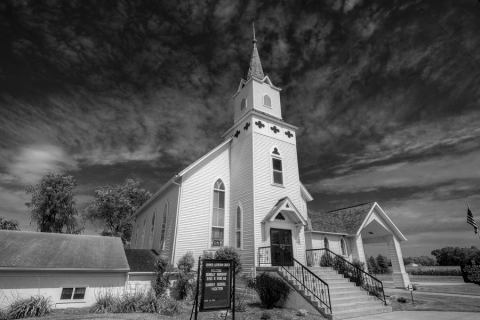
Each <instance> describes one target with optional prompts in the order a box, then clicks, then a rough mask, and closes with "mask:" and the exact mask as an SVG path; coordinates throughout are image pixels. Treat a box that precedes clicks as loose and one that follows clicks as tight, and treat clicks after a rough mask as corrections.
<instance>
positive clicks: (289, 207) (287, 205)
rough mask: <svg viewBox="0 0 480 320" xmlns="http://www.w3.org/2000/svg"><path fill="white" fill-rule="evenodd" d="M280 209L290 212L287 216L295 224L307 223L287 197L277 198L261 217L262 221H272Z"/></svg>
mask: <svg viewBox="0 0 480 320" xmlns="http://www.w3.org/2000/svg"><path fill="white" fill-rule="evenodd" d="M281 211H282V212H288V213H290V215H289V217H290V218H291V219H292V220H294V221H295V223H296V224H302V225H304V226H305V225H307V220H306V219H305V218H304V217H303V216H302V214H301V213H300V211H298V209H297V207H295V205H294V204H293V202H292V200H290V198H289V197H284V198H281V199H280V200H278V201H277V203H276V204H275V205H274V206H273V208H272V210H270V212H268V213H267V215H266V216H265V218H263V220H262V223H265V222H268V221H273V220H274V219H275V217H276V216H277V213H279V212H281Z"/></svg>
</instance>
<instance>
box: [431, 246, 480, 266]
mask: <svg viewBox="0 0 480 320" xmlns="http://www.w3.org/2000/svg"><path fill="white" fill-rule="evenodd" d="M432 256H434V257H435V258H436V259H437V263H438V265H440V266H459V265H463V264H469V263H471V261H472V260H475V261H476V260H477V259H478V260H479V261H480V250H479V249H478V248H477V247H474V246H472V247H470V248H460V247H444V248H441V249H435V250H433V251H432Z"/></svg>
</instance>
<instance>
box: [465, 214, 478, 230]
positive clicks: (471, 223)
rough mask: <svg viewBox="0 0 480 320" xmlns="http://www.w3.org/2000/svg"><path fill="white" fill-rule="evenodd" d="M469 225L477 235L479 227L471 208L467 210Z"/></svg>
mask: <svg viewBox="0 0 480 320" xmlns="http://www.w3.org/2000/svg"><path fill="white" fill-rule="evenodd" d="M467 223H468V224H470V225H471V226H472V227H473V230H475V234H477V233H478V225H477V223H476V222H475V219H473V214H472V211H470V208H468V210H467Z"/></svg>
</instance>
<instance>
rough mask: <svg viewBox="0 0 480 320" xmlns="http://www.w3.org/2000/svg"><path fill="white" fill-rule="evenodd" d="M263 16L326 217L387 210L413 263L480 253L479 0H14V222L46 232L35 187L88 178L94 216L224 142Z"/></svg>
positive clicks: (10, 191) (1, 83)
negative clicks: (31, 208) (120, 190)
mask: <svg viewBox="0 0 480 320" xmlns="http://www.w3.org/2000/svg"><path fill="white" fill-rule="evenodd" d="M253 20H255V23H256V28H257V38H258V41H259V43H258V46H259V51H260V56H261V58H262V63H263V67H264V70H265V71H266V73H267V74H268V75H269V76H270V77H271V79H272V80H273V82H274V83H275V84H276V85H278V86H279V87H282V88H283V91H282V102H283V111H284V118H285V120H286V121H288V122H289V123H292V124H295V125H298V126H299V127H300V128H301V129H300V130H299V132H298V137H297V138H298V156H299V162H300V173H301V178H302V180H303V182H304V183H305V184H306V185H307V187H308V188H309V189H310V190H311V192H312V193H313V195H314V197H315V200H314V201H313V203H311V207H312V208H314V209H317V210H329V209H333V208H338V207H344V206H348V205H352V204H355V203H359V202H365V201H378V202H379V203H380V204H381V206H382V207H383V208H384V209H385V210H386V211H387V212H388V213H389V214H390V215H391V217H392V218H393V220H394V221H395V222H396V223H397V225H398V226H399V227H400V229H401V230H402V231H403V232H404V233H405V235H406V236H407V238H408V239H409V242H408V243H407V244H405V246H404V251H405V253H406V254H407V255H416V254H423V253H429V252H430V250H431V249H433V248H437V247H441V246H445V245H460V246H470V245H473V244H476V245H479V244H480V243H479V241H480V240H478V238H477V239H475V238H474V237H473V232H472V230H471V228H469V226H468V225H467V224H466V223H465V216H466V204H467V203H468V204H469V205H470V207H471V208H472V211H473V213H474V214H476V215H477V216H480V193H479V191H480V184H479V182H480V37H479V31H480V3H479V2H478V1H476V0H469V1H467V0H463V1H461V0H451V1H418V0H417V1H414V0H402V1H400V0H399V1H380V0H378V1H371V0H370V1H353V0H351V1H348V0H345V1H335V0H330V1H290V2H289V1H265V2H254V1H226V0H225V1H181V0H180V1H179V0H175V1H128V0H121V1H103V2H98V1H87V0H81V1H80V0H78V1H56V0H50V1H27V0H25V1H13V0H10V1H2V3H1V4H0V37H1V38H0V41H1V43H2V49H1V50H0V137H1V139H0V148H1V152H0V215H3V216H6V217H8V218H15V219H17V220H19V221H20V222H21V224H22V228H24V229H28V228H33V226H31V225H29V218H28V211H27V209H26V207H25V205H24V203H25V202H26V201H27V200H28V197H27V196H26V194H25V192H24V186H25V185H26V184H31V183H35V182H36V181H38V179H39V177H41V176H42V175H43V174H44V173H46V172H48V171H52V170H64V171H66V172H68V173H70V174H72V175H74V176H75V177H76V178H77V180H78V183H79V185H78V188H77V193H78V195H77V201H78V204H79V208H82V207H83V206H84V205H85V203H87V202H88V201H89V200H91V197H92V192H93V189H94V187H95V186H98V185H103V184H107V183H118V182H121V181H123V180H124V179H125V178H127V177H136V178H139V179H141V180H142V181H143V184H144V186H145V187H146V188H148V189H150V190H152V191H155V190H156V189H157V188H158V187H159V186H161V185H162V183H164V182H165V181H166V180H167V179H168V178H169V177H171V176H172V175H173V174H174V173H175V172H178V171H180V170H181V169H182V168H183V167H185V166H186V165H188V164H189V163H190V162H192V161H193V160H195V159H196V158H198V157H200V156H201V155H202V154H204V153H205V152H207V151H209V150H210V149H211V148H212V147H214V146H215V145H217V144H218V143H219V142H221V138H220V135H221V133H223V131H224V130H225V129H227V128H228V127H229V126H230V125H231V124H232V121H233V112H232V106H231V100H230V98H231V96H232V94H233V93H234V91H235V89H236V87H237V85H238V81H239V79H240V78H241V77H243V76H245V74H246V72H247V68H248V60H249V55H250V51H251V41H250V40H251V31H250V28H251V27H250V24H251V22H252V21H253ZM90 231H91V230H90ZM91 232H93V231H91Z"/></svg>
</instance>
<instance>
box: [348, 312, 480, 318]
mask: <svg viewBox="0 0 480 320" xmlns="http://www.w3.org/2000/svg"><path fill="white" fill-rule="evenodd" d="M432 319H435V320H459V319H461V320H478V319H480V313H477V312H443V311H394V312H389V313H380V314H376V315H370V316H365V317H358V318H353V319H352V320H432Z"/></svg>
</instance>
